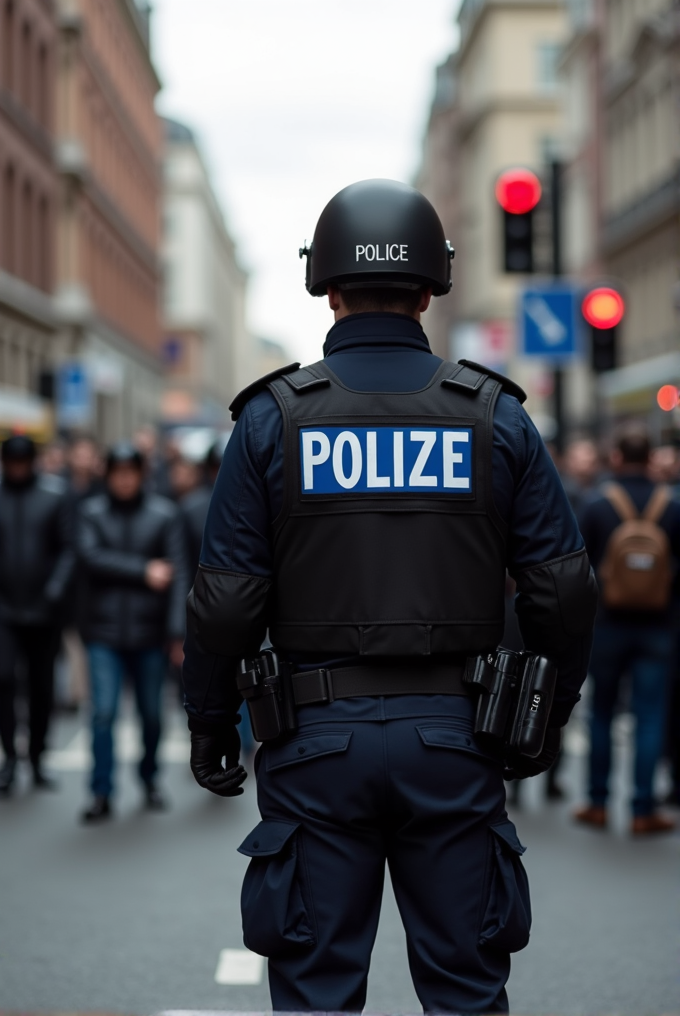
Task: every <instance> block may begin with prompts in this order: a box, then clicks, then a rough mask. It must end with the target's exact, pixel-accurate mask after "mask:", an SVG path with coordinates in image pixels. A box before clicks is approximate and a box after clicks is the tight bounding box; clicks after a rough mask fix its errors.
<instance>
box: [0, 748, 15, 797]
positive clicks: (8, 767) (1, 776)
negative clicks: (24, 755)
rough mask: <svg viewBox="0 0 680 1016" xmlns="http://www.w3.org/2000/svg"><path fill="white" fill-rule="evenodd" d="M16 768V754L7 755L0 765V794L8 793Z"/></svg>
mask: <svg viewBox="0 0 680 1016" xmlns="http://www.w3.org/2000/svg"><path fill="white" fill-rule="evenodd" d="M16 768H17V757H16V755H8V756H7V758H6V759H5V761H4V762H3V763H2V766H1V767H0V794H9V793H10V792H11V790H12V784H13V783H14V776H15V773H16Z"/></svg>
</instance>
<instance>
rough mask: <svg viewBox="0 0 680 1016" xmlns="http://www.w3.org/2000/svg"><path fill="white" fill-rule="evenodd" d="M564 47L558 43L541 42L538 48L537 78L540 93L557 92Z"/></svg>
mask: <svg viewBox="0 0 680 1016" xmlns="http://www.w3.org/2000/svg"><path fill="white" fill-rule="evenodd" d="M561 51H562V47H561V45H560V44H559V43H557V42H539V44H538V46H537V47H536V76H537V84H538V89H539V91H540V92H548V93H551V92H555V91H556V89H557V86H558V84H559V78H558V75H557V64H558V61H559V58H560V53H561Z"/></svg>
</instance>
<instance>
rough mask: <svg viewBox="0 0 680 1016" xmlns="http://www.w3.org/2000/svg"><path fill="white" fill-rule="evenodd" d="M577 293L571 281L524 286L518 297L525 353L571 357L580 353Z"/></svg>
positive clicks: (520, 342) (526, 354)
mask: <svg viewBox="0 0 680 1016" xmlns="http://www.w3.org/2000/svg"><path fill="white" fill-rule="evenodd" d="M577 309H578V294H577V292H576V290H575V289H572V287H571V286H569V285H555V286H545V287H542V288H539V287H535V288H533V289H525V290H524V291H523V292H522V293H521V294H520V300H519V340H520V341H519V348H520V350H521V352H522V353H523V354H524V355H525V356H540V357H543V359H546V360H557V361H561V360H571V359H573V358H574V357H576V356H578V355H579V353H580V349H579V341H578V338H579V336H578V324H577V322H578V316H577Z"/></svg>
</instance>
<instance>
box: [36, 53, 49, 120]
mask: <svg viewBox="0 0 680 1016" xmlns="http://www.w3.org/2000/svg"><path fill="white" fill-rule="evenodd" d="M47 59H48V58H47V47H46V46H44V45H43V46H41V47H40V52H39V53H38V103H37V105H38V119H39V120H40V123H41V124H42V125H43V127H45V128H46V129H48V130H49V126H50V86H49V80H48V66H47Z"/></svg>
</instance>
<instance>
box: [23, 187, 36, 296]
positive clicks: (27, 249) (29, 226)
mask: <svg viewBox="0 0 680 1016" xmlns="http://www.w3.org/2000/svg"><path fill="white" fill-rule="evenodd" d="M22 202H23V208H22V216H21V220H22V221H21V247H22V258H21V269H20V272H19V274H20V275H21V277H22V278H23V279H25V280H26V282H31V283H32V282H33V281H34V278H33V258H34V254H35V251H34V238H33V188H32V187H31V185H30V183H28V181H27V182H26V183H25V184H24V192H23V196H22Z"/></svg>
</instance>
